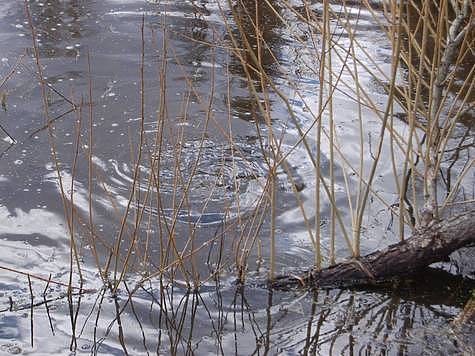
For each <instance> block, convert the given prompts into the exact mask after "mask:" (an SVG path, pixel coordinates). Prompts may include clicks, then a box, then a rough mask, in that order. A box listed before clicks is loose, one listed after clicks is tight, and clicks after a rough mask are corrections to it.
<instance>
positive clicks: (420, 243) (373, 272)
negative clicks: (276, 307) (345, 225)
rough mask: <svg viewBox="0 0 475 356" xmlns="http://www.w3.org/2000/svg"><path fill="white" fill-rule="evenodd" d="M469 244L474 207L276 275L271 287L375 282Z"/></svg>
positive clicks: (474, 232)
mask: <svg viewBox="0 0 475 356" xmlns="http://www.w3.org/2000/svg"><path fill="white" fill-rule="evenodd" d="M471 245H475V210H472V211H469V212H466V213H464V214H461V215H457V216H455V217H451V218H447V219H444V220H442V221H440V222H437V223H436V222H432V223H431V224H430V225H429V226H427V227H426V228H424V229H419V230H417V231H416V232H415V233H414V234H413V235H412V236H411V237H410V238H408V239H407V240H405V241H402V242H399V243H397V244H394V245H391V246H388V247H387V248H385V249H384V250H382V251H377V252H373V253H370V254H368V255H366V256H362V257H359V258H353V259H351V260H347V261H343V262H341V263H337V264H335V265H333V266H331V267H328V268H324V269H322V270H320V271H316V270H311V271H307V272H304V273H302V274H301V275H297V276H295V275H291V276H280V277H277V278H276V279H275V280H274V281H273V282H272V287H274V288H289V287H295V286H297V285H301V286H305V287H316V288H322V287H351V286H358V285H365V284H377V283H381V282H385V281H388V280H392V279H394V278H395V277H400V276H404V275H409V274H411V273H414V272H416V271H418V270H420V269H421V268H423V267H426V266H429V265H431V264H433V263H436V262H441V261H444V260H447V258H448V257H449V255H450V254H451V253H452V252H454V251H456V250H458V249H460V248H462V247H467V246H471Z"/></svg>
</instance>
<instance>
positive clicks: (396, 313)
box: [0, 270, 475, 355]
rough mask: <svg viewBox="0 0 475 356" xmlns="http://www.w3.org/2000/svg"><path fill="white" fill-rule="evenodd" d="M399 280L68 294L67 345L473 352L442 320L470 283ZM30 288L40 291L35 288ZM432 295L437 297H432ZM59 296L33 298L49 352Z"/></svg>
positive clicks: (193, 350)
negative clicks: (371, 286)
mask: <svg viewBox="0 0 475 356" xmlns="http://www.w3.org/2000/svg"><path fill="white" fill-rule="evenodd" d="M394 283H396V282H394ZM401 283H402V284H398V285H397V287H396V285H394V286H392V287H390V288H389V289H387V288H386V289H384V288H380V289H375V290H374V291H372V292H368V291H358V290H355V291H345V290H328V291H325V290H320V291H313V292H284V291H272V290H270V291H269V290H267V289H264V288H259V287H244V286H231V285H227V286H226V283H224V284H223V282H220V281H219V280H215V281H213V282H211V281H210V283H209V284H207V285H206V286H204V287H203V288H202V290H201V291H200V292H190V291H186V289H181V288H180V287H179V286H177V285H175V286H171V285H169V284H167V283H166V281H165V280H161V281H159V282H157V283H146V284H144V285H141V286H137V287H134V282H133V281H127V282H124V290H125V291H127V293H126V294H118V295H117V296H116V297H112V298H111V297H108V296H107V293H104V291H100V292H96V293H94V294H91V292H88V293H86V294H82V295H81V294H77V293H75V295H73V296H72V298H73V299H74V302H75V304H76V305H77V307H78V309H80V312H79V315H81V317H79V318H78V319H77V320H76V321H77V323H76V324H75V326H74V327H75V328H76V332H75V333H73V338H72V341H71V343H72V344H74V343H77V346H78V348H79V349H81V350H83V351H89V352H91V353H92V354H104V353H108V352H109V353H111V354H114V355H115V354H117V355H119V354H122V352H128V353H129V354H139V353H140V354H142V353H146V354H154V353H155V352H158V353H159V354H172V355H178V354H181V355H185V354H199V355H202V354H236V355H251V354H280V353H287V352H290V353H298V354H303V355H310V354H317V355H340V354H378V355H380V354H399V355H401V354H402V355H405V354H434V353H437V354H438V353H439V352H440V351H441V350H444V351H443V353H444V354H453V352H459V351H460V350H465V351H470V347H471V346H470V345H469V344H465V343H464V340H465V339H463V338H460V339H459V341H458V344H453V343H452V340H451V335H452V331H451V329H450V326H447V325H446V324H445V321H444V320H445V319H446V318H454V317H455V316H456V315H457V311H458V310H459V308H460V307H461V306H462V305H463V304H462V303H463V301H464V300H465V299H466V298H467V296H468V295H469V294H470V290H471V289H472V288H474V286H475V285H474V283H473V282H470V281H467V280H463V279H461V278H458V277H454V276H452V275H450V274H448V273H446V272H442V271H439V270H427V271H425V272H424V273H422V274H421V275H419V276H416V277H415V279H414V280H413V281H410V282H404V283H403V282H401ZM407 283H408V284H407ZM35 285H36V284H35ZM36 287H37V289H35V291H36V292H35V293H38V291H40V290H41V288H40V285H39V284H38V285H36ZM414 287H416V288H414ZM43 288H44V283H43ZM24 293H25V294H26V295H21V294H20V295H18V294H16V295H15V294H13V293H12V292H7V293H6V294H4V295H3V298H2V304H1V305H0V313H1V314H0V315H3V316H6V317H9V316H11V315H15V313H18V312H21V311H27V310H29V308H30V304H29V302H28V292H27V290H24ZM430 295H437V298H438V299H437V300H431V298H430V297H429V296H430ZM10 297H11V298H10ZM9 298H10V299H9ZM61 298H64V296H61V295H60V294H58V292H57V289H56V288H54V287H52V286H49V287H48V288H47V293H46V294H45V298H38V299H37V303H36V304H35V312H34V315H35V325H41V323H45V322H46V323H47V324H45V325H48V324H50V326H51V328H49V327H48V328H45V330H43V331H41V332H40V331H38V333H39V334H41V335H47V334H50V335H51V334H52V333H55V334H56V335H57V336H56V338H54V339H51V341H50V349H51V350H55V349H54V348H55V347H56V348H57V347H60V346H59V345H60V344H61V342H62V341H61V340H64V339H65V338H66V339H67V338H68V336H67V335H64V334H62V327H63V326H62V325H63V323H65V322H66V320H63V318H66V317H65V316H61V315H62V313H63V310H64V309H65V308H66V307H67V305H66V304H64V303H61ZM58 299H59V301H58ZM8 300H11V301H10V302H8ZM35 300H36V299H35ZM66 315H67V313H66ZM85 315H87V316H88V317H83V316H85ZM2 330H3V329H2ZM63 342H64V341H63ZM20 345H21V344H20ZM56 350H57V349H56Z"/></svg>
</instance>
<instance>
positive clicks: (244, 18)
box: [229, 0, 285, 121]
mask: <svg viewBox="0 0 475 356" xmlns="http://www.w3.org/2000/svg"><path fill="white" fill-rule="evenodd" d="M281 11H282V9H281V7H280V6H279V4H278V2H277V1H257V0H242V1H236V2H235V4H234V6H233V8H232V14H233V20H234V22H235V27H233V30H232V31H231V33H229V36H232V37H233V38H232V41H230V45H233V46H235V47H236V48H241V49H244V50H242V51H241V50H236V52H234V55H233V56H232V57H231V60H230V64H229V71H230V73H231V74H233V75H235V76H236V77H238V78H246V79H244V80H241V81H240V83H239V84H240V86H241V87H242V88H245V89H248V88H249V90H248V93H247V94H245V95H242V94H240V93H236V94H235V95H233V97H232V98H231V102H232V107H233V110H234V113H235V115H236V116H237V117H239V118H240V119H242V120H246V121H250V120H253V121H256V120H262V118H263V115H264V113H262V112H261V111H260V110H259V108H258V105H257V101H256V100H257V99H256V96H255V94H254V91H256V92H257V93H259V94H260V98H259V100H260V101H261V104H262V105H269V100H268V93H267V91H268V88H267V86H268V80H267V77H269V78H271V79H275V78H276V77H277V76H278V74H279V68H278V62H277V61H278V59H280V58H281V49H282V46H283V45H284V43H285V41H284V39H283V38H282V33H281V31H282V26H283V23H282V21H281V20H280V12H281ZM250 85H253V89H250V87H249V86H250ZM266 110H267V111H268V110H270V108H269V107H266Z"/></svg>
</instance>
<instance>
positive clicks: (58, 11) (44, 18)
mask: <svg viewBox="0 0 475 356" xmlns="http://www.w3.org/2000/svg"><path fill="white" fill-rule="evenodd" d="M91 7H92V5H91V3H89V2H84V1H78V0H71V1H68V2H64V1H59V0H52V1H49V2H48V6H44V4H42V3H39V2H32V3H31V4H30V9H31V10H30V11H31V15H32V18H33V19H34V20H33V22H34V25H35V28H36V30H37V33H38V39H39V41H38V42H39V48H40V52H41V56H42V57H45V58H58V57H77V56H79V51H80V49H79V47H80V40H81V38H82V37H83V32H86V33H90V32H91V31H93V28H91V26H88V27H87V28H85V27H84V24H83V20H84V19H85V18H86V17H88V16H89V15H90V14H91V11H94V9H93V8H91Z"/></svg>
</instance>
